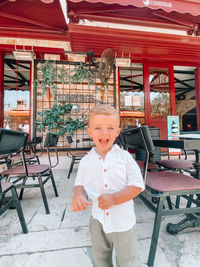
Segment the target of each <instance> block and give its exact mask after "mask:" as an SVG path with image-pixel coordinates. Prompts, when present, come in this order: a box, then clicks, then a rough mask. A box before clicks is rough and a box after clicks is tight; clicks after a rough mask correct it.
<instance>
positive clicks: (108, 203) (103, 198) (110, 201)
mask: <svg viewBox="0 0 200 267" xmlns="http://www.w3.org/2000/svg"><path fill="white" fill-rule="evenodd" d="M97 199H98V201H99V208H100V209H102V210H107V209H109V208H110V207H112V206H114V205H115V202H114V197H113V194H102V195H100V196H99V197H98V198H97Z"/></svg>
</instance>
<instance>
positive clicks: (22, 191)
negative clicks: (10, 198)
mask: <svg viewBox="0 0 200 267" xmlns="http://www.w3.org/2000/svg"><path fill="white" fill-rule="evenodd" d="M26 180H27V178H26V177H25V178H24V179H23V182H22V185H25V183H26ZM23 194H24V188H21V190H20V194H19V200H22V198H23Z"/></svg>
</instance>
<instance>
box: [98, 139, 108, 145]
mask: <svg viewBox="0 0 200 267" xmlns="http://www.w3.org/2000/svg"><path fill="white" fill-rule="evenodd" d="M108 142H109V139H99V143H100V144H101V145H102V146H105V145H107V144H108Z"/></svg>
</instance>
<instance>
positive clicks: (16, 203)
mask: <svg viewBox="0 0 200 267" xmlns="http://www.w3.org/2000/svg"><path fill="white" fill-rule="evenodd" d="M11 192H12V196H13V199H14V206H15V207H16V210H17V214H18V217H19V221H20V224H21V227H22V231H23V233H24V234H27V233H28V228H27V225H26V221H25V219H24V214H23V211H22V207H21V204H20V201H19V199H18V196H17V191H16V188H15V187H14V186H13V187H12V189H11Z"/></svg>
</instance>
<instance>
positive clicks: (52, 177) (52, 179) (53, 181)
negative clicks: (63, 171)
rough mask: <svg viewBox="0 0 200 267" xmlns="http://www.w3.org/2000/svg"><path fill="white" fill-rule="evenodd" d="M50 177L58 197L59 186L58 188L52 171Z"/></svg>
mask: <svg viewBox="0 0 200 267" xmlns="http://www.w3.org/2000/svg"><path fill="white" fill-rule="evenodd" d="M50 177H51V182H52V185H53V189H54V192H55V196H56V197H58V191H57V188H56V183H55V180H54V176H53V173H52V171H50Z"/></svg>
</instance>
